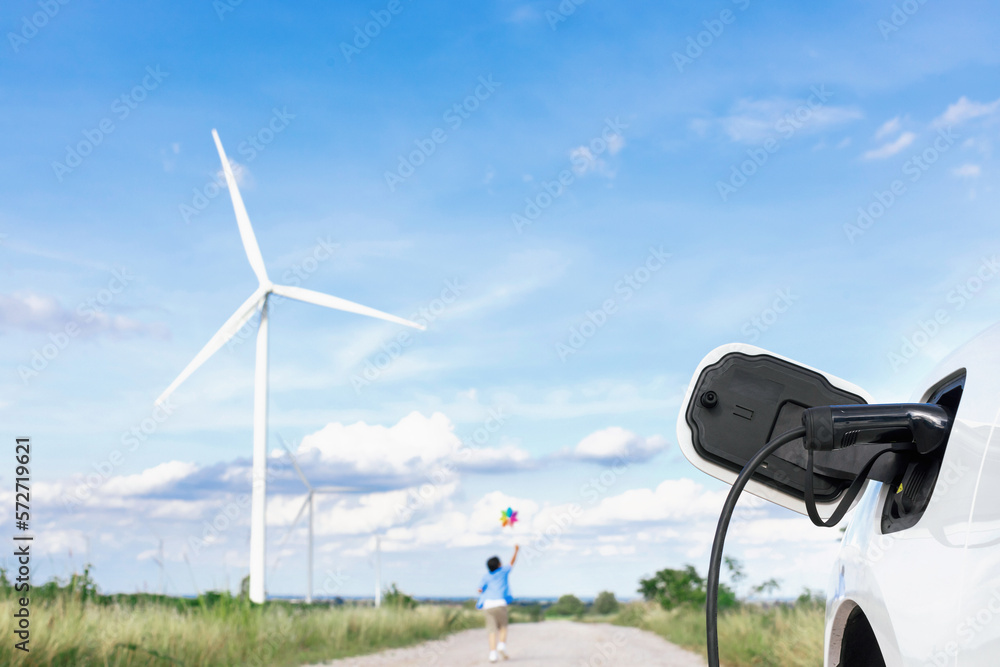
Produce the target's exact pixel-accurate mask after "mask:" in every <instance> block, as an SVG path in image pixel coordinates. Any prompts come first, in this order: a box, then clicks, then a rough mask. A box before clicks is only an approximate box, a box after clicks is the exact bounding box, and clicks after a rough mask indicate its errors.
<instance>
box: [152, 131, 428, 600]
mask: <svg viewBox="0 0 1000 667" xmlns="http://www.w3.org/2000/svg"><path fill="white" fill-rule="evenodd" d="M212 138H213V139H215V147H216V148H217V149H218V151H219V159H221V160H222V170H223V172H224V173H225V176H226V184H227V185H228V186H229V196H230V197H231V198H232V200H233V209H234V210H235V211H236V223H237V224H238V225H239V230H240V238H241V239H242V240H243V249H244V250H245V251H246V254H247V259H248V260H250V267H251V268H252V269H253V272H254V274H256V276H257V281H258V286H257V289H256V290H255V291H254V293H253V294H251V295H250V298H249V299H247V300H246V301H244V302H243V305H241V306H240V307H239V308H237V309H236V312H235V313H233V314H232V316H231V317H230V318H229V319H228V320H226V322H225V324H223V325H222V328H221V329H219V330H218V331H217V332H216V334H215V335H214V336H212V338H211V339H210V340H209V341H208V343H207V344H206V345H205V347H203V348H202V349H201V351H200V352H198V354H197V355H195V357H194V359H192V360H191V363H189V364H188V365H187V368H185V369H184V370H183V371H181V374H180V375H178V376H177V379H176V380H174V381H173V382H172V383H171V384H170V386H169V387H167V389H166V391H164V392H163V393H162V394H161V395H160V397H159V398H157V399H156V403H157V404H160V403H163V402H164V401H166V400H167V398H168V397H169V396H170V395H171V394H172V393H173V392H174V390H176V389H177V387H179V386H180V385H181V383H182V382H184V380H186V379H187V378H188V376H190V375H191V374H192V373H194V372H195V371H196V370H197V369H198V367H199V366H201V365H202V364H203V363H205V361H206V360H208V358H209V357H211V356H212V355H213V354H215V353H216V352H217V351H218V350H219V348H221V347H222V346H223V345H225V344H226V342H227V341H228V340H229V339H230V338H232V337H233V336H235V335H236V333H237V332H238V331H239V330H240V329H241V328H242V327H243V325H244V324H246V323H247V322H248V321H249V320H250V318H251V317H253V315H254V314H255V313H256V312H257V311H260V324H259V325H258V327H257V361H256V371H255V373H254V409H253V474H252V480H253V482H252V484H253V490H252V494H251V502H250V599H251V600H252V601H253V602H257V603H261V602H264V599H265V597H266V593H265V586H264V577H265V557H266V531H267V527H266V523H265V512H264V508H265V498H266V490H267V482H266V480H267V352H268V345H267V342H268V341H267V338H268V335H267V302H268V298H269V297H270V296H271V295H272V294H277V295H279V296H283V297H287V298H289V299H295V300H297V301H305V302H306V303H312V304H315V305H317V306H325V307H326V308H332V309H334V310H343V311H346V312H349V313H357V314H358V315H366V316H368V317H375V318H378V319H381V320H387V321H389V322H395V323H397V324H403V325H406V326H408V327H413V328H415V329H424V327H423V326H421V325H419V324H417V323H415V322H410V321H409V320H404V319H403V318H401V317H396V316H395V315H390V314H388V313H383V312H382V311H380V310H375V309H374V308H369V307H368V306H362V305H361V304H357V303H354V302H352V301H347V300H346V299H341V298H340V297H336V296H331V295H329V294H323V293H322V292H315V291H313V290H308V289H304V288H302V287H294V286H290V285H275V284H274V283H272V282H271V280H270V278H268V277H267V270H266V269H265V268H264V258H263V257H262V256H261V254H260V247H259V246H258V245H257V238H256V237H255V236H254V233H253V228H252V227H251V226H250V216H248V215H247V210H246V207H245V206H244V205H243V198H242V197H241V196H240V191H239V188H237V187H236V178H235V177H234V176H233V170H232V167H231V165H230V164H229V160H228V159H227V158H226V152H225V151H224V150H223V148H222V142H221V141H220V140H219V133H218V132H216V131H215V130H212Z"/></svg>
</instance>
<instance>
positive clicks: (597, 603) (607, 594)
mask: <svg viewBox="0 0 1000 667" xmlns="http://www.w3.org/2000/svg"><path fill="white" fill-rule="evenodd" d="M616 611H618V599H617V598H615V594H614V593H612V592H611V591H602V592H600V593H598V594H597V598H596V599H595V600H594V613H595V614H602V615H603V614H613V613H615V612H616Z"/></svg>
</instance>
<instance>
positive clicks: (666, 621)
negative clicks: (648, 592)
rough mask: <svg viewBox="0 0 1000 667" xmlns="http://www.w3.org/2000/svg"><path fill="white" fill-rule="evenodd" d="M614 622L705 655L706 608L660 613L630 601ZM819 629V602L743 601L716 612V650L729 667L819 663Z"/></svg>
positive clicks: (653, 607)
mask: <svg viewBox="0 0 1000 667" xmlns="http://www.w3.org/2000/svg"><path fill="white" fill-rule="evenodd" d="M614 622H615V623H617V624H618V625H629V626H633V627H638V628H642V629H644V630H650V631H652V632H655V633H656V634H658V635H660V636H661V637H664V638H665V639H667V640H669V641H671V642H673V643H675V644H677V645H679V646H683V647H684V648H688V649H691V650H694V651H696V652H699V653H701V654H702V655H705V610H704V608H700V607H695V606H682V607H677V608H676V609H672V610H670V611H664V610H663V609H660V608H659V607H658V606H657V605H653V604H649V603H632V604H630V605H627V606H626V607H625V608H624V609H623V610H622V611H621V612H619V614H618V615H617V616H616V617H615V619H614ZM823 627H824V613H823V607H822V606H820V605H815V604H798V605H795V606H788V607H786V606H775V607H769V608H762V607H758V606H755V605H742V606H740V607H739V608H737V609H733V610H730V611H726V612H722V613H720V614H719V654H720V657H721V660H722V663H723V664H724V665H727V666H729V667H822V665H823Z"/></svg>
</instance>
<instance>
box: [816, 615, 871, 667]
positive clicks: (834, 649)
mask: <svg viewBox="0 0 1000 667" xmlns="http://www.w3.org/2000/svg"><path fill="white" fill-rule="evenodd" d="M827 657H828V659H827V665H829V666H830V667H885V659H884V657H883V654H882V647H881V646H880V645H879V643H878V639H877V638H876V636H875V631H874V629H873V628H872V625H871V622H870V621H869V620H868V616H867V614H865V611H864V609H862V608H861V605H859V604H858V603H857V602H855V601H854V600H849V599H848V600H844V601H843V603H842V604H841V605H840V606H839V607H838V608H837V611H836V612H835V613H834V615H833V618H832V619H831V620H830V643H829V649H828V656H827Z"/></svg>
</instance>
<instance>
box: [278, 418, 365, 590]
mask: <svg viewBox="0 0 1000 667" xmlns="http://www.w3.org/2000/svg"><path fill="white" fill-rule="evenodd" d="M280 440H281V446H282V447H284V448H285V451H286V452H288V458H290V459H291V461H292V465H293V466H295V472H297V473H298V474H299V479H301V480H302V483H303V484H305V485H306V490H307V491H308V493H307V494H306V499H305V502H303V503H302V507H300V508H299V513H298V514H296V515H295V519H293V520H292V523H291V525H290V526H289V527H288V532H287V533H285V536H284V537H283V538H282V539H281V541H282V542H284V541H285V540H287V539H288V537H289V535H291V534H292V531H293V530H295V526H297V525H298V524H299V519H301V518H302V513H303V512H305V511H306V507H308V508H309V554H308V566H307V569H306V572H307V575H306V604H310V603H311V602H312V592H313V510H314V509H315V500H314V497H315V495H316V494H317V493H343V492H350V491H353V490H354V489H350V488H347V487H341V486H321V487H314V486H313V485H312V484H310V483H309V480H308V479H306V475H305V473H303V472H302V468H300V467H299V462H298V461H296V460H295V454H292V449H291V447H289V446H288V443H287V442H285V439H284V438H281V439H280Z"/></svg>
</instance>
